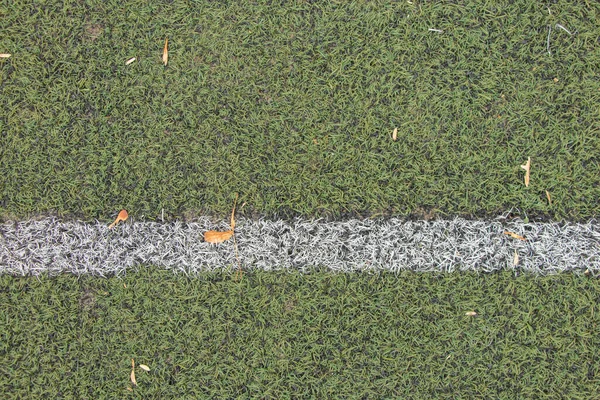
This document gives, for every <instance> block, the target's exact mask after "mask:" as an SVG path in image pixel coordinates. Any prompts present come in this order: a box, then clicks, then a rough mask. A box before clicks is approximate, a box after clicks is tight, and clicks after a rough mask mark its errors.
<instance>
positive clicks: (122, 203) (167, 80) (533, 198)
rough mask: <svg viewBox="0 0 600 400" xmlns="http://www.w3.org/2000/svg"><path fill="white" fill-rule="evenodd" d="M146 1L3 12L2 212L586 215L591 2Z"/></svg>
mask: <svg viewBox="0 0 600 400" xmlns="http://www.w3.org/2000/svg"><path fill="white" fill-rule="evenodd" d="M150 3H151V4H149V2H147V1H125V2H122V1H105V0H102V1H100V0H97V1H86V2H84V3H80V2H63V1H56V0H52V1H20V2H19V1H15V2H10V6H7V5H6V4H5V5H3V6H0V14H1V15H2V18H1V19H0V28H1V30H2V35H1V36H0V52H5V53H11V54H12V57H11V58H9V59H1V60H0V171H2V174H0V211H1V212H0V214H1V215H2V216H3V217H4V218H8V217H11V216H12V217H14V216H16V217H18V218H22V217H25V216H27V215H30V214H37V213H58V214H60V215H65V216H77V217H79V218H85V219H92V218H103V219H105V220H107V221H108V220H109V218H110V217H109V214H110V213H113V212H115V210H118V209H120V208H127V209H128V210H129V211H130V213H131V214H132V215H134V216H137V217H139V218H141V217H142V216H143V217H144V218H148V219H155V218H157V217H158V216H159V215H160V214H161V210H162V209H164V210H165V213H166V216H167V217H169V218H182V217H189V216H194V215H198V214H199V213H209V214H218V215H223V214H224V213H227V211H228V210H230V207H231V202H232V199H233V194H234V193H236V192H239V193H240V202H241V203H243V202H246V206H245V207H244V208H243V209H242V210H241V213H242V214H247V215H254V214H260V215H299V214H300V215H303V216H322V215H325V216H332V217H340V216H345V215H381V214H386V215H389V214H393V215H409V214H414V213H418V212H420V211H422V210H429V209H434V210H436V211H435V212H436V213H437V214H438V215H441V216H448V215H476V216H495V215H497V213H499V212H503V211H506V210H508V209H510V208H513V207H516V208H518V209H519V210H520V212H521V213H522V214H521V215H530V216H540V217H541V216H545V217H551V218H556V219H562V218H567V219H575V220H578V219H587V218H590V217H593V216H596V215H598V211H599V209H600V204H599V202H598V198H600V186H599V185H598V176H599V169H600V168H599V161H598V149H599V148H600V135H599V126H598V121H599V120H600V111H599V108H598V104H600V80H599V79H598V73H597V72H598V71H597V67H598V65H600V46H599V45H598V40H597V38H598V36H600V26H599V25H598V24H597V21H598V20H599V18H600V16H599V11H600V6H599V5H598V4H596V3H595V2H577V3H575V4H573V2H567V1H557V2H552V4H551V6H550V10H548V8H547V7H546V5H545V3H544V4H543V3H540V2H538V1H534V0H517V1H494V2H489V1H464V2H460V4H442V3H441V2H418V1H415V2H413V3H414V4H409V3H408V2H404V1H402V2H388V1H379V2H377V1H371V2H326V1H323V2H316V4H311V3H312V2H302V1H293V2H285V3H284V4H283V5H282V4H271V2H266V1H256V2H250V1H239V2H237V1H236V2H204V1H199V2H181V1H175V2H160V3H159V2H150ZM557 23H558V24H561V25H562V26H564V27H566V28H567V29H568V30H570V32H572V33H573V35H569V34H568V33H567V32H565V31H564V30H562V29H560V28H557V27H556V24H557ZM548 27H552V33H551V37H550V51H551V53H552V54H548V51H547V34H548ZM429 28H435V29H441V30H443V33H438V32H431V31H429V30H428V29H429ZM166 37H168V38H169V43H170V51H169V64H168V66H167V67H164V66H163V65H162V62H161V54H162V48H163V44H164V40H165V38H166ZM134 56H135V57H137V58H138V60H137V62H135V63H133V64H131V65H128V66H126V65H125V61H126V60H128V59H129V58H130V57H134ZM395 127H397V128H398V141H396V142H393V141H392V140H391V133H392V130H393V129H394V128H395ZM527 157H531V158H532V179H531V182H532V183H531V186H530V187H529V188H525V187H524V185H523V171H522V170H521V169H520V167H519V165H520V164H522V163H524V162H525V161H526V160H527ZM546 190H548V191H549V192H550V193H551V195H552V198H553V205H552V206H549V205H548V202H547V200H546V195H545V191H546Z"/></svg>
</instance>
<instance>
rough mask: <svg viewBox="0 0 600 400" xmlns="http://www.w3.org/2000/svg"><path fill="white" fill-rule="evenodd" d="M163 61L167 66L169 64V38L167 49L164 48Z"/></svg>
mask: <svg viewBox="0 0 600 400" xmlns="http://www.w3.org/2000/svg"><path fill="white" fill-rule="evenodd" d="M162 61H163V64H165V66H166V65H167V63H168V62H169V38H166V39H165V47H164V48H163V56H162Z"/></svg>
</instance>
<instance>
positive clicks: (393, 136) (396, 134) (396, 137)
mask: <svg viewBox="0 0 600 400" xmlns="http://www.w3.org/2000/svg"><path fill="white" fill-rule="evenodd" d="M392 140H393V141H394V142H395V141H396V140H398V128H394V132H392Z"/></svg>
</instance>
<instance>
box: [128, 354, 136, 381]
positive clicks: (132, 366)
mask: <svg viewBox="0 0 600 400" xmlns="http://www.w3.org/2000/svg"><path fill="white" fill-rule="evenodd" d="M129 377H130V378H131V383H133V386H137V381H136V380H135V361H134V360H133V358H132V359H131V375H130V376H129Z"/></svg>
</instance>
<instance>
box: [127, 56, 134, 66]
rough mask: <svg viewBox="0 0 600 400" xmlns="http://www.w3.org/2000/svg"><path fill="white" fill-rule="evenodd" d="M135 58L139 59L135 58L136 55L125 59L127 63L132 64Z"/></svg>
mask: <svg viewBox="0 0 600 400" xmlns="http://www.w3.org/2000/svg"><path fill="white" fill-rule="evenodd" d="M135 60H137V58H135V57H131V58H130V59H129V60H127V61H125V65H129V64H131V63H132V62H134V61H135Z"/></svg>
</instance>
